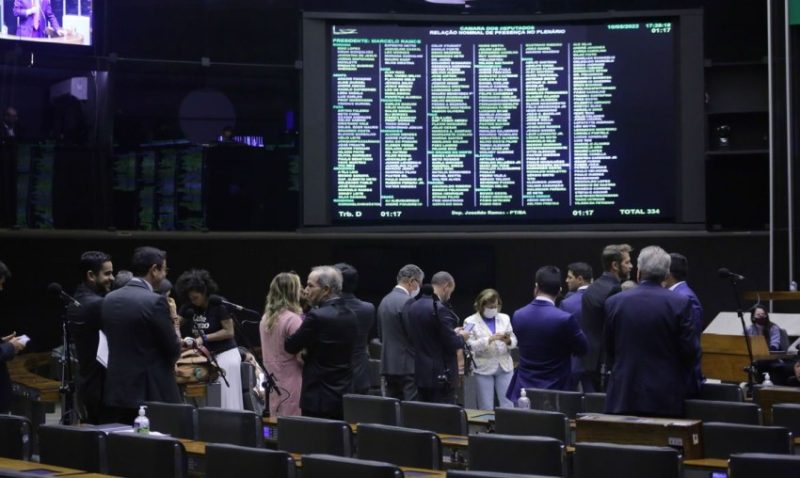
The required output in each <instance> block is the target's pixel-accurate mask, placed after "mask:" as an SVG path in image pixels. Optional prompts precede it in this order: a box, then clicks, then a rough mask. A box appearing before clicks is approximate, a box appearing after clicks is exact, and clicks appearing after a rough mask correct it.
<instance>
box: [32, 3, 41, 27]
mask: <svg viewBox="0 0 800 478" xmlns="http://www.w3.org/2000/svg"><path fill="white" fill-rule="evenodd" d="M33 7H34V8H35V9H36V11H35V12H34V13H33V29H34V30H38V29H39V11H41V7H40V6H39V2H38V1H36V2H33Z"/></svg>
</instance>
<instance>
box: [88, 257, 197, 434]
mask: <svg viewBox="0 0 800 478" xmlns="http://www.w3.org/2000/svg"><path fill="white" fill-rule="evenodd" d="M131 270H132V271H133V274H134V276H135V277H134V278H133V279H131V280H130V281H129V282H128V283H127V284H125V286H124V287H122V288H121V289H117V290H115V291H113V292H110V293H109V294H108V295H106V297H105V299H104V301H103V306H102V317H103V322H102V323H103V331H104V332H105V334H106V336H107V338H108V370H107V371H106V384H105V394H104V397H103V400H104V403H105V405H106V407H108V409H107V412H108V414H109V417H110V418H111V419H112V420H113V421H117V422H120V423H133V419H134V418H135V417H136V412H137V409H138V407H139V405H142V404H143V403H144V402H147V401H159V402H173V403H177V402H180V401H181V395H180V392H179V391H178V384H177V383H176V381H175V361H176V360H177V359H178V355H180V350H181V347H180V339H179V338H178V335H177V334H176V333H175V328H174V327H173V324H172V318H171V316H170V309H169V305H168V304H167V298H166V297H164V296H163V295H161V294H157V293H155V292H153V290H154V289H157V288H158V285H159V284H160V283H161V281H162V280H164V278H165V277H166V276H167V253H166V252H164V251H161V250H159V249H156V248H154V247H140V248H138V249H136V251H135V252H134V253H133V259H132V260H131Z"/></svg>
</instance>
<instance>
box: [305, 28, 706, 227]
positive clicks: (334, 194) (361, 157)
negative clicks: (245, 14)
mask: <svg viewBox="0 0 800 478" xmlns="http://www.w3.org/2000/svg"><path fill="white" fill-rule="evenodd" d="M434 20H435V19H434ZM680 20H681V19H680V16H672V15H665V16H658V17H650V18H609V19H585V20H582V21H561V22H558V21H552V22H538V21H531V22H525V23H517V22H515V23H507V22H499V21H494V22H493V21H470V22H468V23H467V22H460V23H449V22H436V21H431V20H429V22H428V23H422V24H421V23H418V22H381V21H352V20H351V21H347V20H346V19H341V20H339V19H331V20H329V21H327V22H326V24H325V32H324V39H325V44H324V46H325V62H326V64H325V76H324V78H325V80H326V81H325V84H324V88H325V90H326V91H325V93H324V97H325V98H326V99H325V100H324V104H325V118H324V120H323V124H324V125H325V126H324V127H325V128H326V129H327V131H325V137H326V138H327V141H325V142H324V144H325V150H324V151H320V150H319V149H317V148H314V147H312V148H311V151H308V150H307V149H306V150H304V158H305V159H306V161H305V165H306V166H307V167H308V166H309V165H313V164H315V162H314V160H313V159H311V158H308V156H307V155H308V154H318V153H317V151H319V152H321V153H323V154H324V157H325V158H326V160H325V164H326V168H325V170H326V171H327V173H328V174H327V175H326V177H325V178H324V180H325V182H326V184H325V185H324V187H325V190H326V191H327V194H326V198H325V202H326V208H327V211H326V213H325V216H326V219H327V224H331V225H374V224H403V225H408V224H486V223H489V224H492V223H508V224H565V223H567V224H573V223H577V224H589V223H621V224H624V223H628V224H630V223H679V222H686V215H685V214H684V211H683V210H682V205H683V202H685V198H684V197H682V191H683V188H682V187H681V186H682V181H681V178H682V175H683V173H685V169H686V167H687V163H686V162H685V161H684V158H683V157H682V155H683V154H685V153H686V151H687V145H685V144H683V143H682V137H683V136H684V133H683V129H682V117H684V116H682V114H683V113H685V112H684V111H683V106H684V105H683V104H682V100H683V98H684V96H683V95H685V93H686V91H685V90H686V89H687V87H688V86H690V85H687V84H686V83H685V81H683V80H685V76H682V75H681V68H682V61H681V45H682V41H681V36H680V31H681V28H682V25H681V21H680ZM698 41H699V42H700V44H701V43H702V42H701V41H700V39H698ZM306 65H307V63H306ZM698 67H699V69H700V71H699V72H697V74H698V75H699V77H700V78H702V65H698ZM306 84H308V83H306ZM317 84H321V82H317ZM304 93H305V94H306V95H307V96H308V95H309V91H308V89H306V90H304ZM311 96H312V97H313V96H314V94H311ZM697 96H698V98H695V99H694V100H695V101H696V102H697V103H698V104H699V105H700V108H702V106H701V105H702V100H701V98H700V95H697ZM306 101H308V99H306ZM700 111H702V109H701V110H700ZM697 120H698V121H699V122H700V124H702V117H699V118H697ZM306 121H308V118H306ZM313 122H314V123H316V122H317V119H314V120H313ZM695 127H697V126H695ZM304 131H305V132H306V133H308V130H304ZM313 138H314V140H315V141H316V140H318V139H319V138H318V137H317V136H316V135H314V136H313ZM309 140H310V138H308V137H306V143H305V144H308V141H309ZM700 144H701V146H700V149H699V151H696V152H699V154H698V156H699V158H700V159H702V143H701V142H700ZM694 147H695V148H696V146H694ZM690 149H691V148H690ZM695 159H697V158H695ZM689 169H691V166H690V167H689ZM306 177H308V175H307V176H306ZM306 197H308V196H306Z"/></svg>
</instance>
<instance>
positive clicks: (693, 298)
mask: <svg viewBox="0 0 800 478" xmlns="http://www.w3.org/2000/svg"><path fill="white" fill-rule="evenodd" d="M672 291H673V292H675V293H677V294H680V295H682V296H685V297H686V298H688V299H689V305H690V306H691V308H692V309H691V319H692V324H694V331H695V333H696V334H697V340H700V336H701V335H702V334H703V329H704V328H705V325H706V324H705V322H704V320H703V306H702V305H700V299H698V298H697V295H695V293H694V291H693V290H692V289H691V288H690V287H689V284H687V283H686V282H679V283H678V284H677V285H676V286H675V288H674V289H672ZM703 380H704V378H703V370H702V366H701V364H700V360H698V361H697V363H696V364H695V365H694V370H693V373H692V376H691V377H690V379H689V390H688V393H689V397H694V396H697V395H698V394H699V393H700V385H701V384H702V383H703Z"/></svg>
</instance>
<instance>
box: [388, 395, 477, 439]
mask: <svg viewBox="0 0 800 478" xmlns="http://www.w3.org/2000/svg"><path fill="white" fill-rule="evenodd" d="M400 414H401V416H402V421H403V423H402V425H403V426H404V427H408V428H419V429H421V430H430V431H432V432H436V433H447V434H449V435H466V434H467V433H468V431H467V430H468V428H467V412H465V411H464V409H463V408H461V407H459V406H458V405H450V404H446V403H425V402H402V403H401V404H400Z"/></svg>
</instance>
